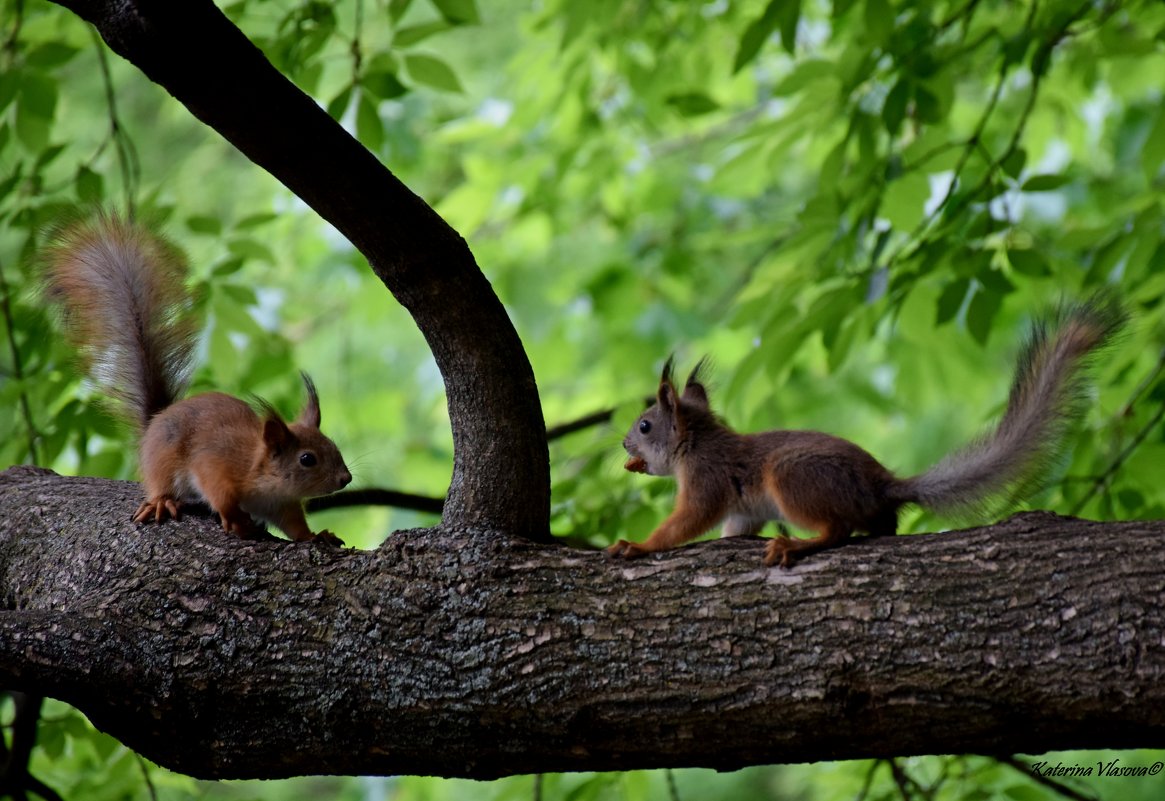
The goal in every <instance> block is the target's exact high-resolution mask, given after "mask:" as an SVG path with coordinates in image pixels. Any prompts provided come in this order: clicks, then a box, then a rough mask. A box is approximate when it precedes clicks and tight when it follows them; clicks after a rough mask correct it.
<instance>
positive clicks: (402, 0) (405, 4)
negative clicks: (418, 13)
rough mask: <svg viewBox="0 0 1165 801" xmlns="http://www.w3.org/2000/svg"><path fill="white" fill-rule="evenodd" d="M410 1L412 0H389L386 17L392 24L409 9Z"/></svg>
mask: <svg viewBox="0 0 1165 801" xmlns="http://www.w3.org/2000/svg"><path fill="white" fill-rule="evenodd" d="M412 2H413V0H391V2H390V3H389V4H388V18H389V19H391V20H392V22H393V24H396V23H397V22H399V21H400V18H401V17H403V16H404V15H405V12H406V11H408V10H409V6H410V5H412Z"/></svg>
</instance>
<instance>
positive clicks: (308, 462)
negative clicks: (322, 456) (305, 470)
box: [299, 451, 316, 467]
mask: <svg viewBox="0 0 1165 801" xmlns="http://www.w3.org/2000/svg"><path fill="white" fill-rule="evenodd" d="M299 463H300V464H301V465H303V466H304V467H315V466H316V455H315V454H314V453H312V452H311V451H304V452H303V453H301V454H300V455H299Z"/></svg>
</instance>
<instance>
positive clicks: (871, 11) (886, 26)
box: [863, 0, 894, 44]
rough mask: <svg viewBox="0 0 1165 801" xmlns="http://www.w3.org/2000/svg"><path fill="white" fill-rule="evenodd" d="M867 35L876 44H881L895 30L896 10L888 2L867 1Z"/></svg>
mask: <svg viewBox="0 0 1165 801" xmlns="http://www.w3.org/2000/svg"><path fill="white" fill-rule="evenodd" d="M863 19H864V20H865V23H866V25H865V28H866V35H867V36H868V37H869V38H870V40H871V41H872V42H873V43H874V44H880V43H882V42H884V41H885V40H886V38H887V37H889V35H890V33H891V32H892V31H893V30H894V9H892V8H890V3H889V2H887V0H866V13H865V16H864V17H863Z"/></svg>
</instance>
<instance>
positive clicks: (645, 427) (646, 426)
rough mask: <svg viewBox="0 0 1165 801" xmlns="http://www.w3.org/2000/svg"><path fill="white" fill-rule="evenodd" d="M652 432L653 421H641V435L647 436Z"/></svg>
mask: <svg viewBox="0 0 1165 801" xmlns="http://www.w3.org/2000/svg"><path fill="white" fill-rule="evenodd" d="M650 430H651V421H650V420H640V421H639V433H640V434H646V433H647V432H648V431H650Z"/></svg>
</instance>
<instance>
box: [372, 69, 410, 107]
mask: <svg viewBox="0 0 1165 801" xmlns="http://www.w3.org/2000/svg"><path fill="white" fill-rule="evenodd" d="M360 86H361V87H362V88H363V89H365V90H366V91H367V92H368V93H369V94H372V95H375V96H376V97H379V98H380V99H381V100H395V99H396V98H398V97H400V96H401V95H405V94H408V91H409V88H408V87H407V86H405V85H404V84H403V83H401V82H400V79H398V78H397V77H396V73H395V72H389V71H388V70H383V71H378V72H368V73H365V74H364V76H363V77H362V78H361V79H360Z"/></svg>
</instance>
